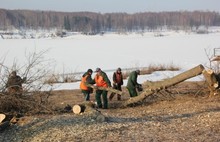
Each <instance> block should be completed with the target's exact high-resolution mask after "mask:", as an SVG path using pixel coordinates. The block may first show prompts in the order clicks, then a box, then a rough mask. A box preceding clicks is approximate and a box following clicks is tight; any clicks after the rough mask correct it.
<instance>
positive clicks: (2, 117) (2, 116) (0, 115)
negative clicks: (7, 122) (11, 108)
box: [0, 113, 6, 123]
mask: <svg viewBox="0 0 220 142" xmlns="http://www.w3.org/2000/svg"><path fill="white" fill-rule="evenodd" d="M5 117H6V116H5V114H2V113H0V123H1V122H2V121H3V120H4V119H5Z"/></svg>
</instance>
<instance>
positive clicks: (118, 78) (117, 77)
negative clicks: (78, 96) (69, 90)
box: [80, 68, 141, 109]
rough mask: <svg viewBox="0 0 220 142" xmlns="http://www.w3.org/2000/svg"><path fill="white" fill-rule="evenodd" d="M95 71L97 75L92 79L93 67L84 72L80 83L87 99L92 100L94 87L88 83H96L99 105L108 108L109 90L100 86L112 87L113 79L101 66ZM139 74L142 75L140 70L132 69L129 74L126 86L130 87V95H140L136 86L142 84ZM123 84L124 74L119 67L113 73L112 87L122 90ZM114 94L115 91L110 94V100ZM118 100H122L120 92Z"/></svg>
mask: <svg viewBox="0 0 220 142" xmlns="http://www.w3.org/2000/svg"><path fill="white" fill-rule="evenodd" d="M95 72H96V75H95V77H94V79H92V73H93V70H92V69H88V70H87V72H85V73H84V74H83V76H82V79H81V83H80V89H81V90H82V93H83V94H84V98H85V101H90V94H91V93H92V92H93V88H91V87H88V84H91V85H93V84H95V86H96V87H97V89H96V92H95V100H96V103H97V107H98V108H103V109H107V108H108V91H107V90H101V89H99V88H98V87H106V88H107V87H112V85H111V81H110V80H109V78H108V76H107V75H106V73H105V72H104V71H102V70H101V69H100V68H96V70H95ZM138 75H140V70H135V71H132V72H131V73H130V74H129V78H128V82H127V86H126V88H127V89H128V92H129V94H130V97H135V96H137V95H138V93H137V91H136V88H137V87H140V86H141V84H139V83H138V82H137V77H138ZM122 85H123V74H122V71H121V68H117V70H116V71H115V72H114V73H113V87H112V88H113V89H116V90H119V91H122V88H121V86H122ZM114 96H115V93H111V94H110V96H109V100H110V101H111V100H112V99H113V97H114ZM101 98H102V99H101ZM102 100H103V102H102ZM117 100H119V101H120V100H121V95H120V94H117Z"/></svg>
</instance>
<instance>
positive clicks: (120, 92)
mask: <svg viewBox="0 0 220 142" xmlns="http://www.w3.org/2000/svg"><path fill="white" fill-rule="evenodd" d="M87 86H88V87H91V88H93V89H96V90H97V89H98V90H105V91H109V92H113V93H115V94H119V95H123V92H122V91H119V90H116V89H113V88H110V87H97V86H94V85H91V84H87Z"/></svg>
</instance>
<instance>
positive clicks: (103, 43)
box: [0, 29, 220, 89]
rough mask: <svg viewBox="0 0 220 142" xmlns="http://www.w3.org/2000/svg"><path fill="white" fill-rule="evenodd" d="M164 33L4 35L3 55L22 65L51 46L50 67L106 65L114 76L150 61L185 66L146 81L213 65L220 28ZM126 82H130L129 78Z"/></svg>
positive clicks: (70, 69) (66, 68) (0, 45)
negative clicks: (60, 36)
mask: <svg viewBox="0 0 220 142" xmlns="http://www.w3.org/2000/svg"><path fill="white" fill-rule="evenodd" d="M161 34H162V35H163V36H155V33H153V32H149V33H144V34H142V35H141V34H134V33H133V34H127V35H123V34H121V35H119V34H104V35H103V36H101V35H93V36H86V35H80V34H75V35H72V36H67V37H65V38H41V39H0V51H1V52H0V57H1V58H0V59H1V60H3V59H4V65H7V66H8V67H10V66H12V65H13V62H14V61H15V60H16V62H17V63H18V64H20V65H22V63H23V62H24V60H26V58H25V57H26V55H25V54H27V53H29V52H30V53H31V52H41V51H45V50H48V51H47V52H46V54H45V58H46V59H52V60H54V63H53V64H51V65H50V66H48V68H52V69H53V70H54V72H56V73H63V72H64V71H65V73H74V72H85V71H86V70H87V69H88V68H91V69H93V70H95V68H96V67H100V68H101V69H103V70H104V71H106V72H107V74H108V75H109V78H110V79H111V77H112V73H113V71H114V70H115V69H116V68H118V67H121V68H122V69H126V68H139V67H147V66H149V65H160V64H161V65H171V64H173V65H175V66H178V67H181V68H182V69H181V70H180V71H177V72H167V71H166V72H154V73H153V74H151V75H144V76H139V78H138V81H139V82H140V83H142V82H144V81H146V80H151V81H155V80H161V79H164V78H167V77H171V76H174V75H176V74H179V73H181V72H183V71H185V70H188V69H190V68H192V67H194V66H197V65H198V64H203V65H204V66H207V65H208V63H209V60H208V58H207V55H206V52H205V50H207V51H210V52H211V53H209V54H213V49H214V48H219V47H220V42H219V39H220V32H219V30H218V29H216V30H215V31H212V32H211V33H209V34H196V33H186V32H174V31H167V32H162V33H161ZM197 79H201V77H197V78H196V79H194V80H197ZM125 85H126V80H125ZM54 87H55V88H56V89H75V88H79V82H76V83H66V84H55V85H54Z"/></svg>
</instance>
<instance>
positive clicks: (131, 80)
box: [127, 71, 140, 89]
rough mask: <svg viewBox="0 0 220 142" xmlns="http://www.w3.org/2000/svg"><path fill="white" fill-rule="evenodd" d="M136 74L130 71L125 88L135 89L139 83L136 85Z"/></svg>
mask: <svg viewBox="0 0 220 142" xmlns="http://www.w3.org/2000/svg"><path fill="white" fill-rule="evenodd" d="M137 77H138V73H137V72H136V71H132V72H131V73H130V75H129V78H128V83H127V88H129V89H135V88H136V87H137V86H138V85H140V84H139V83H137Z"/></svg>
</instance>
